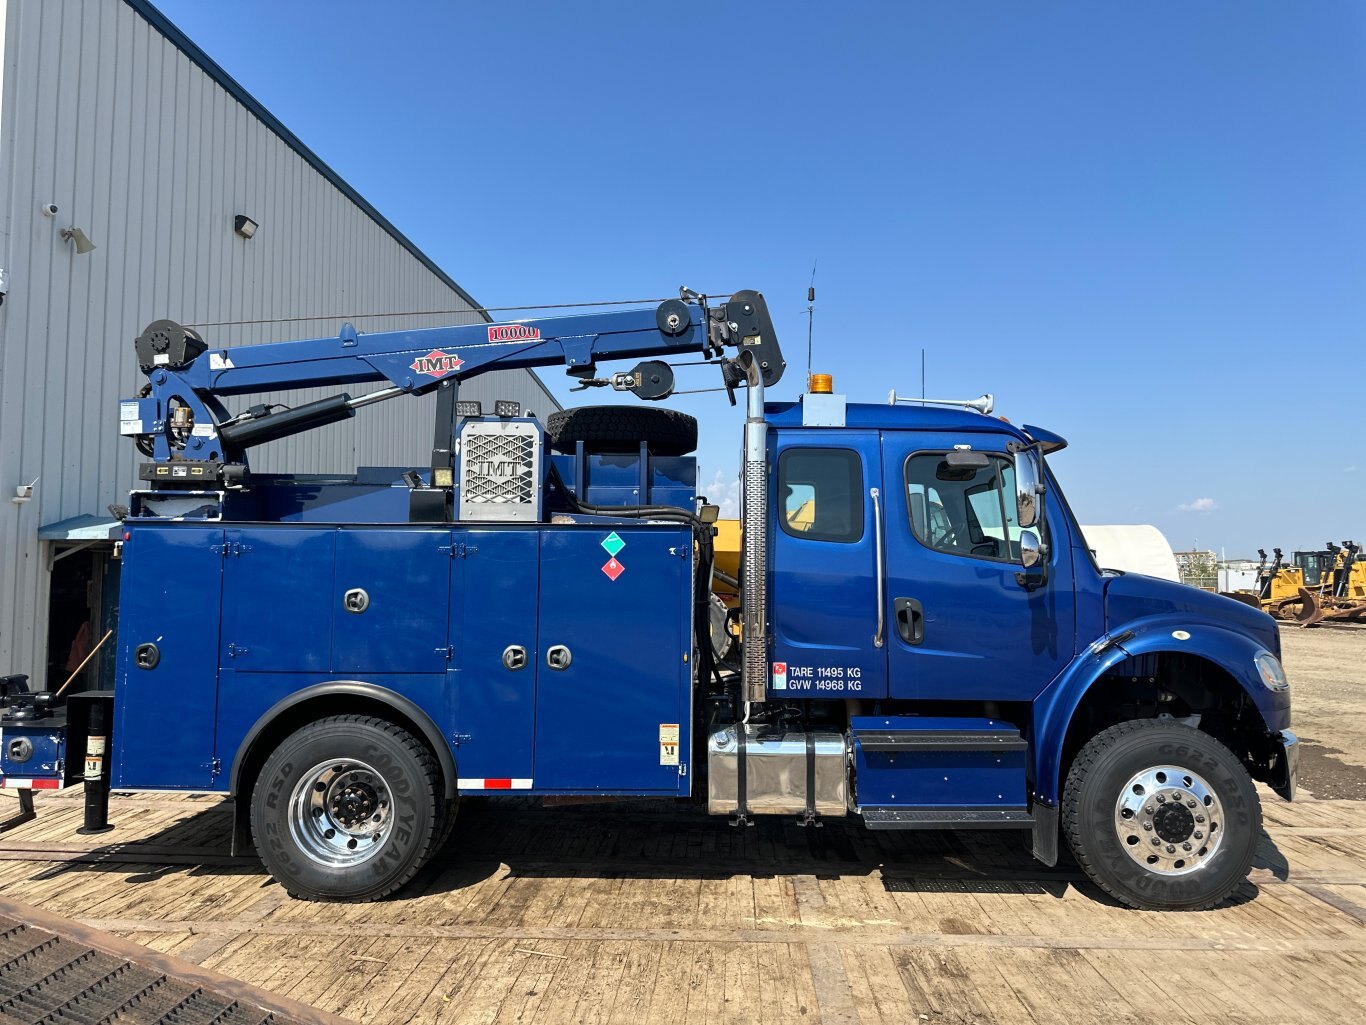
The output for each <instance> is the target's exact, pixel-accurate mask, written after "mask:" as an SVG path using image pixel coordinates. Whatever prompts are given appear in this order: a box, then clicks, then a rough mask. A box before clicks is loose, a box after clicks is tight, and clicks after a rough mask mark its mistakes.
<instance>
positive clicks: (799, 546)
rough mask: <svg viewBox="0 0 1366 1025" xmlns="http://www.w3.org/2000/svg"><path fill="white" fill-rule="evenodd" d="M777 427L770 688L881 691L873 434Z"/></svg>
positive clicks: (835, 693)
mask: <svg viewBox="0 0 1366 1025" xmlns="http://www.w3.org/2000/svg"><path fill="white" fill-rule="evenodd" d="M776 433H777V446H776V452H774V453H772V456H773V457H774V458H775V460H776V464H775V465H776V469H777V472H776V473H775V474H774V480H775V486H776V494H775V495H774V500H773V502H772V504H771V508H772V510H773V513H772V515H771V518H770V520H769V524H770V526H769V546H770V550H771V552H772V556H771V559H772V562H771V565H772V567H773V569H772V584H771V587H770V592H769V593H770V595H771V596H772V597H771V601H770V603H769V620H770V622H771V623H772V631H773V673H772V676H771V677H770V679H769V694H770V696H771V697H816V698H840V697H854V698H859V697H863V698H879V697H884V696H886V693H887V651H886V644H887V634H886V620H885V618H884V619H883V621H882V632H881V636H879V618H878V581H877V578H878V573H879V571H880V563H881V561H882V560H881V555H882V552H881V541H880V537H879V534H878V529H877V524H878V521H879V519H880V518H881V510H882V505H881V503H882V502H883V498H882V495H881V477H882V467H881V460H880V457H879V454H878V441H879V439H878V433H877V432H876V431H857V430H848V429H844V428H841V429H839V430H828V431H823V430H801V431H779V432H776Z"/></svg>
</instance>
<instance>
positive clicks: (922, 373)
mask: <svg viewBox="0 0 1366 1025" xmlns="http://www.w3.org/2000/svg"><path fill="white" fill-rule="evenodd" d="M920 401H921V402H924V401H925V348H924V346H921V349H920Z"/></svg>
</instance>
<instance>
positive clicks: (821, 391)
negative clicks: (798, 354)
mask: <svg viewBox="0 0 1366 1025" xmlns="http://www.w3.org/2000/svg"><path fill="white" fill-rule="evenodd" d="M834 390H835V379H834V378H833V377H832V376H831V375H829V374H812V375H811V387H810V391H811V394H812V395H830V394H832V393H833V392H834Z"/></svg>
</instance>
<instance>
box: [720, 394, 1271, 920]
mask: <svg viewBox="0 0 1366 1025" xmlns="http://www.w3.org/2000/svg"><path fill="white" fill-rule="evenodd" d="M971 406H972V404H970V403H962V404H956V405H955V406H949V407H948V408H945V407H944V406H936V405H922V404H919V403H914V404H899V403H896V402H895V401H894V402H892V403H889V404H886V405H882V404H858V403H847V402H845V401H844V399H843V397H841V396H836V395H828V394H824V395H823V394H814V395H812V394H808V395H805V396H803V397H802V399H801V400H799V401H797V402H794V403H778V404H769V405H768V406H767V408H766V419H767V421H768V424H769V432H768V453H769V465H770V480H771V491H770V496H769V502H768V509H767V525H768V532H769V540H768V548H769V552H770V564H769V568H768V585H767V594H768V600H769V608H768V622H769V624H770V627H771V636H772V651H771V675H770V678H769V680H768V681H767V687H766V692H765V695H764V696H765V702H764V704H763V705H762V706H754V707H751V708H750V710H749V714H748V717H747V724H746V725H745V726H743V727H740V728H739V729H737V728H735V727H730V728H728V729H729V732H728V734H727V736H726V738H725V741H726V742H725V743H721V744H715V743H714V744H713V745H712V747H711V750H712V752H713V761H718V760H724V759H726V758H730V759H732V760H734V759H738V758H742V757H743V758H746V759H748V760H751V761H754V760H756V759H762V758H763V757H764V753H765V752H766V751H771V752H772V756H773V757H774V758H777V759H779V760H781V759H783V758H784V754H783V752H784V751H787V752H792V751H793V750H794V746H793V740H794V738H795V737H796V736H797V734H798V733H799V732H807V733H811V734H813V735H815V736H816V737H817V738H822V737H824V736H826V735H828V734H832V733H837V734H839V735H841V736H842V737H843V738H844V740H845V747H844V752H845V754H846V755H847V758H848V763H849V772H848V779H847V783H848V793H847V795H846V796H847V803H848V807H849V808H850V810H851V812H852V813H855V814H859V815H861V816H862V817H863V819H864V822H865V824H866V825H868V826H869V827H870V828H875V829H919V828H972V829H976V828H1027V829H1029V830H1030V831H1031V835H1032V843H1033V848H1034V851H1035V853H1036V855H1037V856H1038V857H1040V858H1041V859H1042V860H1044V861H1046V862H1048V863H1052V862H1053V861H1055V860H1056V858H1057V849H1058V840H1059V836H1060V832H1061V836H1062V838H1063V839H1065V840H1067V842H1069V844H1070V846H1071V847H1072V848H1073V850H1074V852H1075V853H1077V854H1078V856H1079V857H1080V858H1081V859H1082V861H1083V864H1084V865H1085V866H1086V867H1087V870H1088V872H1091V874H1092V876H1093V878H1094V879H1096V881H1097V882H1099V883H1100V884H1101V885H1102V886H1104V887H1105V888H1106V889H1107V890H1109V891H1110V892H1111V893H1112V894H1114V895H1115V896H1117V897H1119V898H1120V899H1121V900H1124V901H1126V902H1129V903H1141V904H1144V906H1190V902H1192V901H1194V902H1197V903H1198V902H1200V901H1204V900H1208V899H1209V895H1210V891H1209V890H1207V889H1206V888H1205V886H1206V884H1209V883H1210V882H1211V880H1214V881H1215V882H1216V883H1217V885H1218V886H1219V887H1220V888H1222V889H1226V888H1227V887H1228V886H1229V885H1231V881H1232V880H1233V879H1234V878H1237V879H1241V877H1242V875H1243V874H1244V873H1245V871H1246V868H1245V866H1244V867H1242V868H1240V867H1239V865H1242V864H1244V863H1250V859H1251V855H1252V848H1253V846H1254V845H1255V838H1253V837H1251V836H1250V835H1248V834H1249V833H1250V832H1251V828H1250V827H1251V824H1252V812H1251V810H1250V809H1253V808H1255V803H1256V795H1255V791H1254V790H1253V788H1252V786H1251V781H1250V779H1249V778H1248V777H1249V776H1255V777H1256V778H1259V779H1262V780H1265V781H1267V782H1269V783H1270V784H1271V785H1272V786H1273V787H1275V788H1276V789H1277V790H1278V791H1279V792H1280V793H1281V794H1282V795H1283V796H1286V797H1287V798H1288V797H1289V796H1291V794H1292V793H1293V786H1294V763H1295V759H1296V750H1295V738H1294V735H1293V734H1291V733H1289V731H1288V726H1289V715H1290V702H1289V694H1288V689H1287V687H1286V686H1285V683H1284V676H1283V674H1282V673H1281V670H1280V665H1279V656H1280V642H1279V636H1278V633H1277V629H1276V626H1275V624H1274V622H1273V621H1272V619H1271V618H1270V617H1269V616H1267V615H1265V614H1264V613H1262V612H1260V611H1258V610H1255V609H1251V608H1249V607H1247V606H1245V605H1241V604H1240V603H1238V602H1235V601H1232V600H1229V599H1226V598H1223V597H1221V596H1218V595H1212V594H1207V593H1204V592H1201V591H1198V590H1196V589H1193V588H1189V587H1186V586H1183V585H1180V584H1175V583H1171V582H1168V581H1163V580H1158V579H1155V578H1150V577H1144V576H1141V575H1136V574H1128V573H1122V572H1119V571H1116V570H1110V569H1106V568H1104V567H1101V566H1098V565H1097V564H1096V562H1095V561H1094V558H1093V556H1092V554H1091V551H1090V550H1089V547H1088V545H1087V543H1086V540H1085V538H1084V537H1083V535H1082V533H1081V530H1080V528H1079V527H1078V525H1077V521H1076V519H1075V517H1074V516H1073V515H1072V512H1071V510H1070V509H1069V507H1068V505H1067V502H1066V500H1065V498H1064V496H1063V493H1062V490H1061V488H1060V487H1059V486H1058V483H1057V481H1056V479H1055V478H1054V476H1053V473H1052V468H1051V466H1050V465H1049V461H1050V458H1051V457H1055V456H1056V454H1057V453H1059V452H1061V451H1062V449H1063V448H1065V446H1066V442H1065V441H1064V440H1063V439H1062V438H1060V437H1058V436H1057V435H1055V434H1053V433H1051V432H1049V431H1046V430H1044V429H1041V428H1036V427H1029V426H1025V427H1015V426H1013V425H1011V424H1009V423H1008V422H1006V421H1005V420H1003V419H1000V418H996V417H992V416H989V415H985V414H984V413H983V412H982V411H980V409H976V408H971ZM1030 496H1033V498H1034V500H1035V502H1036V508H1035V509H1033V510H1031V513H1032V515H1027V516H1024V517H1022V516H1021V510H1022V509H1024V508H1026V505H1027V504H1028V499H1029V498H1030ZM1022 519H1023V522H1022ZM742 734H744V739H743V741H741V740H740V737H741V735H742ZM1173 740H1175V741H1177V742H1178V743H1177V744H1176V747H1175V749H1176V750H1179V751H1182V752H1183V754H1182V755H1181V757H1175V756H1174V755H1172V754H1171V751H1172V750H1173ZM741 743H743V746H744V748H745V750H744V752H743V754H741V753H739V752H738V751H737V750H736V748H738V747H739V746H740V744H741ZM1159 752H1163V753H1160V754H1159ZM786 757H787V758H788V759H789V760H791V761H792V762H793V771H790V772H788V773H786V774H784V773H781V772H767V773H763V774H762V775H763V778H765V779H769V780H786V781H788V783H789V785H790V790H791V793H789V794H787V795H786V799H784V797H782V796H780V795H779V794H777V793H766V794H763V795H760V797H759V798H758V800H757V802H753V801H751V802H744V801H740V800H738V797H739V794H738V792H737V789H736V786H735V777H736V773H735V772H734V770H733V769H731V768H729V767H726V769H725V771H724V772H723V773H722V774H721V775H720V776H719V777H718V778H720V779H721V780H722V781H723V785H722V786H720V787H713V788H712V792H711V795H710V798H711V804H712V808H713V811H718V812H719V811H728V812H730V813H732V814H734V813H736V812H737V810H738V812H739V813H740V814H741V815H742V816H743V815H745V814H747V813H748V807H747V804H752V803H757V804H758V806H760V807H765V808H770V809H771V808H773V807H779V806H780V807H782V808H783V809H784V810H786V811H789V812H792V811H795V812H798V813H799V814H802V813H804V814H807V815H810V814H812V813H813V811H814V806H813V805H812V802H811V800H810V787H809V786H803V785H802V782H801V781H802V779H803V777H802V773H801V772H800V771H797V769H798V768H800V764H799V763H800V762H801V757H799V756H798V755H795V754H791V753H789V754H788V755H787V756H786ZM813 757H814V758H818V757H819V756H813ZM837 757H838V754H832V755H831V756H830V758H831V769H830V775H831V776H833V775H834V768H833V762H834V759H835V758H837ZM713 771H714V770H713ZM1220 773H1222V774H1223V778H1221V779H1217V782H1216V781H1215V780H1216V778H1217V777H1218V776H1219V774H1220ZM814 775H815V776H816V777H817V778H820V777H821V776H822V775H823V774H822V773H820V772H817V773H815V774H814ZM793 780H795V781H797V782H796V783H792V782H791V781H793ZM747 782H748V781H747ZM749 785H750V786H752V784H749ZM778 789H779V790H781V789H782V786H781V785H780V786H779V787H778ZM817 789H819V788H817ZM1221 789H1222V790H1223V792H1222V795H1221V794H1220V791H1221ZM1097 801H1099V804H1100V806H1101V808H1102V809H1103V810H1101V811H1097ZM1069 802H1070V803H1069ZM1197 806H1198V810H1197ZM1178 807H1179V808H1182V809H1184V811H1180V812H1174V811H1172V809H1173V808H1178ZM1207 809H1217V812H1211V813H1210V814H1208V815H1206V810H1207ZM1088 814H1089V815H1090V820H1089V821H1087V819H1086V816H1087V815H1088ZM1231 815H1240V816H1242V817H1243V821H1242V822H1241V823H1240V824H1239V823H1232V822H1230V821H1227V818H1228V816H1231ZM1207 819H1208V823H1207V822H1206V820H1207ZM1238 825H1241V826H1242V830H1241V831H1239V832H1240V833H1241V835H1243V840H1242V841H1241V842H1240V843H1239V844H1238V845H1237V849H1236V850H1235V849H1234V847H1235V845H1234V843H1233V841H1232V840H1228V839H1226V838H1227V837H1230V836H1232V835H1234V832H1235V831H1237V830H1236V827H1237V826H1238ZM1202 827H1203V828H1202ZM1211 828H1212V829H1213V832H1211V831H1210V830H1211ZM1221 830H1224V831H1226V832H1224V834H1223V835H1222V836H1221V835H1219V834H1220V831H1221ZM1212 837H1217V838H1218V843H1217V845H1216V843H1215V842H1214V841H1213V840H1212ZM1164 901H1165V902H1170V903H1168V904H1164V903H1163V902H1164Z"/></svg>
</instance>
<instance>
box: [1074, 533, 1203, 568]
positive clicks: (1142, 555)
mask: <svg viewBox="0 0 1366 1025" xmlns="http://www.w3.org/2000/svg"><path fill="white" fill-rule="evenodd" d="M1081 532H1082V533H1083V534H1084V535H1085V536H1086V544H1087V547H1089V548H1090V549H1091V550H1092V551H1094V552H1095V553H1096V562H1097V563H1099V565H1100V567H1101V568H1102V569H1122V570H1125V571H1126V572H1129V573H1146V574H1147V575H1148V576H1150V577H1161V578H1162V579H1163V580H1175V581H1177V582H1180V580H1181V574H1180V573H1179V572H1178V571H1177V568H1176V556H1175V555H1173V554H1172V546H1171V545H1169V544H1168V543H1167V539H1166V538H1165V537H1163V536H1162V531H1160V530H1158V529H1157V528H1156V527H1153V526H1150V525H1148V524H1142V523H1140V524H1131V525H1120V526H1102V527H1082V528H1081Z"/></svg>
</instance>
